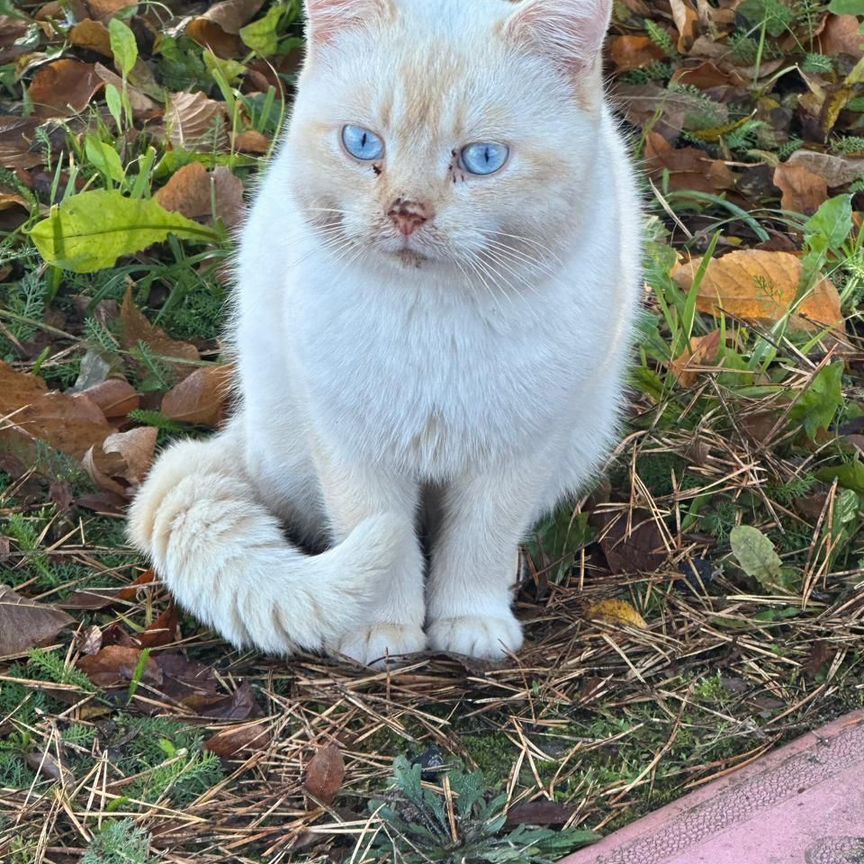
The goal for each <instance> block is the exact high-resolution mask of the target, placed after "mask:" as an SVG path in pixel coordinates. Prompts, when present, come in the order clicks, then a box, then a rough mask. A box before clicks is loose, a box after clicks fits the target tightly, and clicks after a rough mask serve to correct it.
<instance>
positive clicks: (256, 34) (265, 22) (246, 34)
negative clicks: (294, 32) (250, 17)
mask: <svg viewBox="0 0 864 864" xmlns="http://www.w3.org/2000/svg"><path fill="white" fill-rule="evenodd" d="M284 13H285V7H284V6H271V7H270V11H269V12H268V13H267V14H266V15H265V16H264V17H263V18H260V19H259V20H258V21H253V22H252V23H251V24H247V25H246V26H245V27H241V28H240V38H241V39H242V40H243V44H244V45H245V46H246V47H247V48H251V49H252V50H253V51H257V52H258V53H259V54H261V55H262V56H263V57H268V56H269V55H271V54H275V53H276V51H277V50H278V48H279V34H278V32H277V31H278V28H279V22H280V21H281V20H282V15H283V14H284Z"/></svg>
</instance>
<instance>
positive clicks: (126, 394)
mask: <svg viewBox="0 0 864 864" xmlns="http://www.w3.org/2000/svg"><path fill="white" fill-rule="evenodd" d="M81 395H82V396H86V397H87V398H88V399H89V400H90V401H91V402H93V403H95V404H96V405H98V406H99V408H100V409H101V411H102V413H103V414H104V415H105V416H106V417H107V418H108V419H109V420H120V419H122V418H124V417H126V416H127V415H128V414H129V412H130V411H135V410H136V409H138V408H140V407H141V397H140V396H139V395H138V393H137V392H136V391H135V388H134V387H133V386H132V385H131V384H130V383H129V382H128V381H124V380H123V379H121V378H109V379H107V380H105V381H102V382H100V383H99V384H94V385H93V386H92V387H88V388H87V389H86V390H82V391H81Z"/></svg>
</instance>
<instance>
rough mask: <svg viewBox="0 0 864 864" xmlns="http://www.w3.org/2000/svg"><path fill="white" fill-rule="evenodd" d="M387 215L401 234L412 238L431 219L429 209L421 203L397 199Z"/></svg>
mask: <svg viewBox="0 0 864 864" xmlns="http://www.w3.org/2000/svg"><path fill="white" fill-rule="evenodd" d="M387 215H388V216H389V217H390V219H391V220H392V221H393V224H394V225H395V226H396V227H397V228H398V229H399V233H400V234H402V235H404V236H405V237H410V236H411V235H412V234H413V233H414V232H415V231H416V230H417V229H418V228H419V227H420V226H421V225H423V224H425V223H426V222H428V221H429V219H430V218H431V213H430V211H429V208H428V207H427V206H426V205H425V204H423V203H422V202H420V201H408V200H406V199H405V198H397V199H396V200H395V201H394V202H393V204H392V206H391V207H390V209H389V210H388V211H387Z"/></svg>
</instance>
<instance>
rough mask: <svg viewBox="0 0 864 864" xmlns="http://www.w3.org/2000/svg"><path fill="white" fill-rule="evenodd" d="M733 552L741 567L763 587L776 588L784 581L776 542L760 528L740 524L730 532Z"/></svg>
mask: <svg viewBox="0 0 864 864" xmlns="http://www.w3.org/2000/svg"><path fill="white" fill-rule="evenodd" d="M729 542H730V543H731V545H732V554H733V555H734V556H735V558H736V560H737V561H738V564H739V565H740V567H741V569H742V570H743V571H744V572H745V573H746V574H747V575H748V576H750V577H752V578H753V579H755V580H756V581H757V582H758V583H759V584H760V585H761V586H762V587H763V588H767V589H769V590H772V589H775V588H776V587H777V586H778V585H782V582H783V562H782V561H781V560H780V556H779V555H778V554H777V552H776V551H775V550H774V544H773V543H772V542H771V541H770V540H769V539H768V538H767V537H766V536H765V535H764V534H763V533H762V532H761V531H760V530H759V529H758V528H753V527H751V526H749V525H739V526H737V527H736V528H733V529H732V531H731V533H730V534H729Z"/></svg>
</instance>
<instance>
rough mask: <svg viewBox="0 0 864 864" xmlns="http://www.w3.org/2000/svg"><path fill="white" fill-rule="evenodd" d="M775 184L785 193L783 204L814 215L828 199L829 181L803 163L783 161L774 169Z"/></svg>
mask: <svg viewBox="0 0 864 864" xmlns="http://www.w3.org/2000/svg"><path fill="white" fill-rule="evenodd" d="M774 185H775V186H776V187H777V188H778V189H780V191H781V192H782V193H783V200H782V202H781V206H782V207H783V209H784V210H793V211H795V212H796V213H804V214H805V215H807V216H812V215H813V214H814V213H815V212H816V211H817V210H818V209H819V208H820V207H821V206H822V205H823V204H824V203H825V202H826V201H827V200H828V183H827V182H826V181H825V178H824V177H820V176H819V175H818V174H814V173H813V172H812V171H810V169H809V168H805V167H804V166H803V165H796V164H792V163H789V162H781V163H780V164H779V165H778V166H777V167H776V168H775V169H774Z"/></svg>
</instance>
